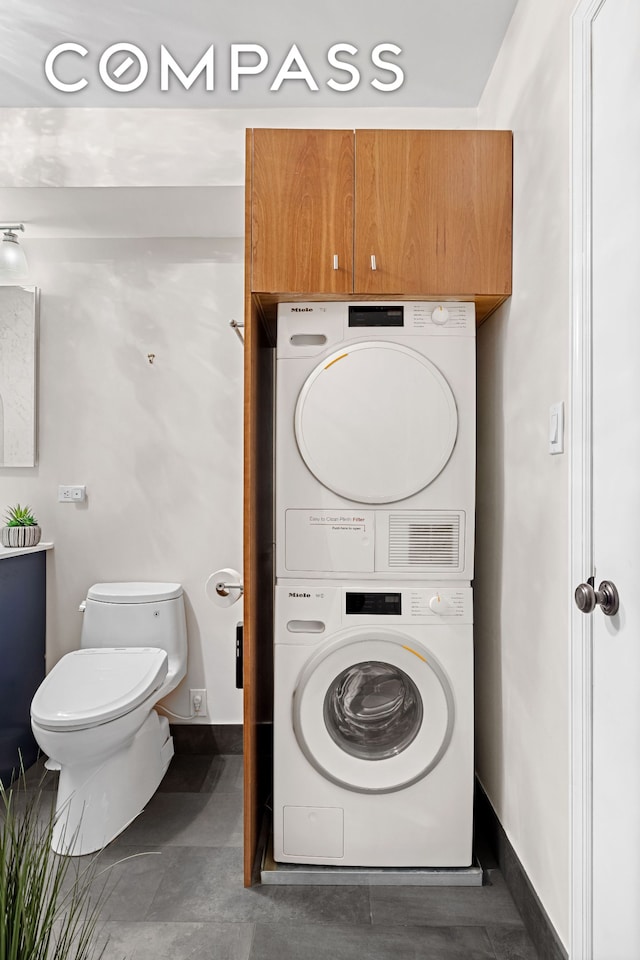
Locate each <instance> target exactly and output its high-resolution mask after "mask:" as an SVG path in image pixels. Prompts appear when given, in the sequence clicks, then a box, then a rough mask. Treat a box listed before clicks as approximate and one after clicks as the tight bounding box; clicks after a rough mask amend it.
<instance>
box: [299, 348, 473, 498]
mask: <svg viewBox="0 0 640 960" xmlns="http://www.w3.org/2000/svg"><path fill="white" fill-rule="evenodd" d="M295 431H296V440H297V443H298V448H299V450H300V454H301V455H302V458H303V460H304V462H305V463H306V465H307V467H308V468H309V470H310V471H311V473H312V474H313V475H314V476H315V477H316V478H317V479H318V480H319V481H320V483H322V484H323V485H324V486H325V487H328V488H329V490H332V491H333V492H334V493H337V494H339V495H340V496H341V497H345V498H346V499H347V500H356V501H358V502H359V503H392V502H394V501H396V500H404V499H405V498H406V497H410V496H412V495H413V494H414V493H417V492H418V491H419V490H422V489H423V488H424V487H426V486H427V485H428V484H429V483H431V481H432V480H434V479H435V478H436V477H437V476H438V474H439V473H440V471H441V470H442V469H443V467H444V466H445V464H446V463H447V461H448V459H449V457H450V456H451V453H452V451H453V448H454V445H455V442H456V436H457V432H458V417H457V410H456V403H455V399H454V396H453V393H452V392H451V388H450V387H449V384H448V383H447V381H446V380H445V378H444V377H443V375H442V374H441V373H440V371H439V370H438V368H437V367H436V366H434V364H433V363H431V361H430V360H428V359H427V358H426V357H423V356H422V355H421V354H420V353H417V351H415V350H412V349H410V348H409V347H405V346H403V345H402V344H398V343H386V342H385V343H380V342H376V343H369V342H365V343H354V344H353V345H352V346H349V347H347V348H346V349H344V350H342V351H338V352H337V353H334V354H332V355H331V356H329V357H326V358H325V359H324V360H323V361H322V363H321V364H319V365H318V366H317V367H316V368H315V370H314V371H313V372H312V373H311V374H310V376H309V377H308V378H307V380H306V381H305V384H304V386H303V387H302V390H301V391H300V395H299V397H298V403H297V405H296V412H295Z"/></svg>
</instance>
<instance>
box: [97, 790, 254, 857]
mask: <svg viewBox="0 0 640 960" xmlns="http://www.w3.org/2000/svg"><path fill="white" fill-rule="evenodd" d="M242 842H243V837H242V802H241V800H240V799H239V797H238V796H236V795H234V794H229V793H220V794H218V793H156V794H155V796H153V797H152V798H151V800H150V801H149V803H148V804H147V806H146V807H145V809H144V811H143V812H142V813H141V814H140V816H139V817H137V819H136V820H134V821H133V823H132V824H131V825H130V826H129V827H127V829H126V830H125V831H124V833H122V834H121V835H120V837H119V838H118V839H117V840H116V841H115V842H114V846H117V845H118V844H121V843H124V844H127V845H131V844H157V845H158V846H159V847H165V846H180V847H191V846H194V847H225V846H230V847H241V846H242Z"/></svg>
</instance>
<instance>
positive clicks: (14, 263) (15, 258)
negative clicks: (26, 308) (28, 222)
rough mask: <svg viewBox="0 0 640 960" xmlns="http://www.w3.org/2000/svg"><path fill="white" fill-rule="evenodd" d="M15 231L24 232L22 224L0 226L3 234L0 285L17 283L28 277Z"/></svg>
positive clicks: (0, 256)
mask: <svg viewBox="0 0 640 960" xmlns="http://www.w3.org/2000/svg"><path fill="white" fill-rule="evenodd" d="M16 230H23V231H24V224H23V223H14V224H0V231H2V233H3V234H4V235H3V237H2V243H0V283H18V282H19V281H21V280H26V279H27V277H28V275H29V267H28V265H27V258H26V257H25V255H24V250H23V249H22V247H21V246H20V244H19V243H18V237H17V235H16V232H15V231H16Z"/></svg>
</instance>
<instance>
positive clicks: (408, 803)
mask: <svg viewBox="0 0 640 960" xmlns="http://www.w3.org/2000/svg"><path fill="white" fill-rule="evenodd" d="M275 589H276V620H275V699H274V803H273V817H274V820H273V837H274V858H275V859H276V860H278V861H285V862H299V863H326V864H338V865H360V866H380V867H382V866H396V867H401V866H417V867H424V866H426V867H466V866H469V865H470V863H471V843H472V820H473V813H472V811H473V773H474V767H473V638H472V630H473V627H472V622H473V610H472V591H471V588H470V587H447V588H441V589H438V588H436V587H431V588H423V587H413V586H411V587H409V586H406V585H402V586H401V585H399V584H397V583H394V582H388V583H385V584H381V583H375V584H373V583H371V582H366V581H362V582H360V583H356V584H354V585H344V584H343V585H332V584H329V583H326V582H319V581H317V580H315V581H292V582H291V583H289V584H281V585H279V586H276V588H275Z"/></svg>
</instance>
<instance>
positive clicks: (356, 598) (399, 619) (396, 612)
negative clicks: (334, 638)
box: [276, 580, 473, 643]
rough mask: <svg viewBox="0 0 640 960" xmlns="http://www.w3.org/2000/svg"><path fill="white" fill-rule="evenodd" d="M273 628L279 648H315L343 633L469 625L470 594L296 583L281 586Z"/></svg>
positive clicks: (378, 585) (442, 589)
mask: <svg viewBox="0 0 640 960" xmlns="http://www.w3.org/2000/svg"><path fill="white" fill-rule="evenodd" d="M276 623H277V624H279V625H280V626H281V627H283V628H284V631H283V632H282V634H281V635H280V640H279V642H290V643H294V642H297V643H300V642H317V641H318V640H320V639H322V638H323V635H324V638H326V636H327V635H328V634H330V633H331V632H332V631H335V630H340V629H343V628H345V627H364V626H377V627H384V626H391V625H392V624H398V625H401V624H405V625H406V626H411V625H416V626H417V625H422V626H427V627H429V626H433V627H437V626H446V625H447V624H450V625H451V626H453V625H454V624H472V623H473V590H472V589H471V587H456V586H443V587H439V586H430V587H422V586H415V587H413V586H407V585H405V584H403V583H397V582H396V583H393V582H389V581H386V582H384V583H377V582H376V583H372V582H369V583H362V582H354V583H348V584H345V583H343V584H335V583H334V584H330V583H327V582H326V581H325V582H323V581H318V580H315V581H311V580H309V581H305V580H299V581H289V582H288V583H286V585H285V584H284V583H283V582H282V581H280V583H279V585H278V586H277V587H276ZM305 634H308V637H307V638H306V639H305V636H304V635H305ZM276 642H278V641H276Z"/></svg>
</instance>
